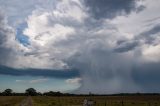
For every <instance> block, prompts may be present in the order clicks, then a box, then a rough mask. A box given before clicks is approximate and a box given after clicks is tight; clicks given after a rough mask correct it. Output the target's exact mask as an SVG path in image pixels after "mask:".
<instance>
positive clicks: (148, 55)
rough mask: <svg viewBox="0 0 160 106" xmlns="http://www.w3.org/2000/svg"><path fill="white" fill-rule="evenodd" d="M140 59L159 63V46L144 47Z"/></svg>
mask: <svg viewBox="0 0 160 106" xmlns="http://www.w3.org/2000/svg"><path fill="white" fill-rule="evenodd" d="M142 58H144V60H145V61H146V62H160V44H159V45H156V46H145V47H144V48H143V50H142Z"/></svg>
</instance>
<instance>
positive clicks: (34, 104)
mask: <svg viewBox="0 0 160 106" xmlns="http://www.w3.org/2000/svg"><path fill="white" fill-rule="evenodd" d="M84 99H88V100H89V99H91V100H93V101H94V102H95V105H94V106H160V96H63V97H51V96H32V97H25V96H0V106H82V104H83V101H84Z"/></svg>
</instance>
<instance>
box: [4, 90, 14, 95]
mask: <svg viewBox="0 0 160 106" xmlns="http://www.w3.org/2000/svg"><path fill="white" fill-rule="evenodd" d="M12 92H13V90H12V89H6V90H4V91H3V94H4V95H6V96H11V95H12Z"/></svg>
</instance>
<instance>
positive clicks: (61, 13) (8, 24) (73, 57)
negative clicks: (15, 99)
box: [0, 0, 160, 94]
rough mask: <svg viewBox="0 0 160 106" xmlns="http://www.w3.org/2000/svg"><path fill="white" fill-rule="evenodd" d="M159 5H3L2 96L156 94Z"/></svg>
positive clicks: (10, 1) (138, 1) (96, 0)
mask: <svg viewBox="0 0 160 106" xmlns="http://www.w3.org/2000/svg"><path fill="white" fill-rule="evenodd" d="M159 4H160V0H154V1H153V0H28V1H27V2H26V1H25V0H0V92H2V91H3V90H5V89H7V88H11V89H13V91H14V92H24V91H25V89H27V88H30V87H33V88H35V89H36V90H37V91H39V92H46V91H61V92H71V93H82V94H83V93H84V94H85V93H89V92H92V93H97V94H113V93H136V92H142V93H157V92H158V93H160V85H159V82H160V78H159V76H160V13H159V10H160V7H159Z"/></svg>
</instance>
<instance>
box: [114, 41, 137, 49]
mask: <svg viewBox="0 0 160 106" xmlns="http://www.w3.org/2000/svg"><path fill="white" fill-rule="evenodd" d="M118 44H119V45H118V46H117V47H116V48H115V49H114V51H115V52H128V51H131V50H133V49H135V48H136V47H137V46H138V45H139V42H138V41H122V42H118Z"/></svg>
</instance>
